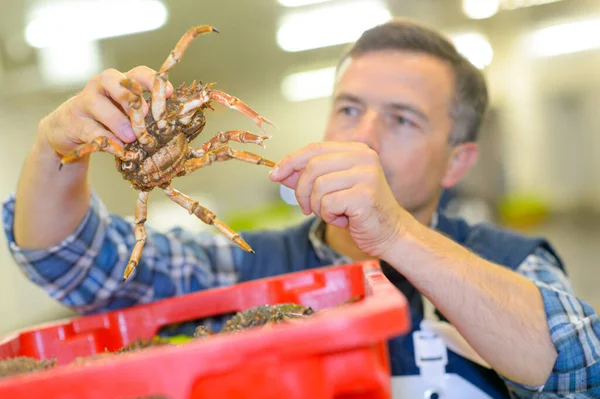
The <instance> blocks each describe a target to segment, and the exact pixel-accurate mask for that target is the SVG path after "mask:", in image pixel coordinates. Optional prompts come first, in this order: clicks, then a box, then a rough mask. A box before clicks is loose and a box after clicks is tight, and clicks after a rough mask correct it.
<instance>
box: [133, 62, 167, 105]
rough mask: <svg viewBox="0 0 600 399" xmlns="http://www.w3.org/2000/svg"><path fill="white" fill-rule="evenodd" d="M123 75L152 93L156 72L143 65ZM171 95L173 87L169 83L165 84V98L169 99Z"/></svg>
mask: <svg viewBox="0 0 600 399" xmlns="http://www.w3.org/2000/svg"><path fill="white" fill-rule="evenodd" d="M125 75H126V76H127V78H128V79H132V80H135V81H137V82H138V83H139V84H140V85H142V87H143V88H144V90H147V91H152V88H153V87H154V81H155V80H156V71H155V70H154V69H152V68H148V67H147V66H144V65H140V66H137V67H135V68H133V69H131V70H129V71H128V72H127V73H126V74H125ZM172 94H173V85H172V84H171V82H167V97H170V96H171V95H172Z"/></svg>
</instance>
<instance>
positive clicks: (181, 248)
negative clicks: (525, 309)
mask: <svg viewBox="0 0 600 399" xmlns="http://www.w3.org/2000/svg"><path fill="white" fill-rule="evenodd" d="M14 207H15V199H14V194H13V195H11V196H10V197H9V198H8V199H7V200H6V201H5V202H4V204H3V211H4V215H3V216H4V218H3V219H4V229H5V234H6V237H7V240H8V244H9V249H10V251H11V254H12V255H13V257H14V259H15V260H16V262H17V264H18V265H19V267H21V269H22V270H23V272H24V273H25V275H26V276H27V277H28V278H29V279H31V280H32V281H33V282H34V283H36V284H38V285H39V286H41V287H42V288H43V289H44V290H45V291H46V292H47V293H48V294H49V295H50V296H51V297H52V298H54V299H55V300H57V301H59V302H61V303H63V304H64V305H66V306H69V307H71V308H73V309H74V310H75V311H77V312H79V313H82V314H90V313H95V312H102V311H106V310H111V309H116V308H122V307H126V306H131V305H134V304H140V303H147V302H151V301H154V300H158V299H162V298H166V297H170V296H175V295H182V294H185V293H189V292H193V291H197V290H201V289H207V288H214V287H219V286H227V285H231V284H235V283H237V282H239V280H240V278H239V273H238V272H237V270H236V268H235V266H234V265H236V264H238V263H239V260H240V257H241V255H242V252H241V250H240V249H239V248H237V246H235V245H234V244H232V243H231V242H230V241H229V240H228V239H227V238H225V237H224V236H223V235H220V234H212V233H191V232H187V231H185V230H182V229H173V230H170V231H168V232H166V233H161V232H158V231H155V230H153V229H152V228H151V227H150V226H147V235H148V238H147V240H146V245H145V248H144V252H143V256H142V258H141V262H140V264H139V266H138V267H137V269H136V271H135V272H134V274H133V275H132V276H131V277H130V279H129V280H128V281H127V282H126V283H124V284H123V283H122V276H123V271H124V269H125V266H126V264H127V262H128V260H129V256H130V252H131V248H132V247H133V245H134V243H135V238H134V234H133V226H132V224H131V223H129V222H127V221H126V220H124V219H123V218H121V217H119V216H117V215H114V214H111V213H109V212H108V211H107V209H106V207H105V206H104V204H103V203H102V202H101V201H100V199H99V198H98V197H97V196H96V195H95V194H93V195H92V198H91V202H90V208H89V210H88V212H87V214H86V215H85V217H84V219H83V220H82V222H81V223H80V225H79V226H78V227H77V229H76V230H75V232H73V234H71V235H70V236H69V237H68V238H66V239H65V240H64V241H63V242H61V243H59V244H58V245H55V246H53V247H51V248H47V249H44V250H23V249H22V248H19V247H18V246H17V245H16V243H15V241H14V236H13V218H14ZM434 224H435V222H434ZM432 227H435V226H432ZM322 232H323V224H322V222H321V221H319V220H316V222H315V224H314V226H313V228H312V230H311V232H310V241H311V243H312V245H313V246H314V248H315V250H316V253H317V256H318V257H319V258H320V259H321V260H322V261H323V263H324V264H343V263H350V262H351V261H352V260H351V259H349V258H346V257H344V256H342V255H340V254H338V253H336V252H335V251H333V250H332V249H331V248H330V247H328V246H327V245H326V243H325V242H324V240H323V234H322ZM517 272H518V273H521V274H522V275H524V276H526V277H527V278H529V279H531V280H532V281H534V282H535V283H536V284H537V286H538V287H539V289H540V291H541V293H542V297H543V300H544V306H545V310H546V315H547V318H548V324H549V328H550V333H551V337H552V340H553V342H554V344H555V346H556V350H557V352H558V359H557V361H556V364H555V366H554V369H553V372H552V374H551V376H550V378H549V379H548V381H547V382H546V384H544V385H543V386H540V387H526V386H522V385H518V384H514V383H511V382H510V381H506V383H507V386H508V388H509V390H510V392H511V396H512V397H513V398H537V397H543V398H573V397H575V395H574V394H576V393H577V398H595V397H600V340H599V337H600V323H599V321H598V315H597V314H596V313H595V311H594V309H593V308H592V307H591V306H590V305H588V304H586V303H585V302H583V301H581V300H579V299H577V298H576V297H575V296H574V295H573V290H572V288H571V285H570V283H569V281H568V280H567V278H566V276H565V275H564V274H563V273H562V271H560V269H559V268H558V267H556V260H555V259H554V258H553V257H552V256H551V255H550V254H549V253H548V252H546V251H545V250H543V249H541V248H538V249H537V250H536V251H535V252H534V253H533V254H531V255H529V256H528V257H527V258H526V259H525V260H524V261H523V263H522V264H521V265H520V266H519V268H518V269H517Z"/></svg>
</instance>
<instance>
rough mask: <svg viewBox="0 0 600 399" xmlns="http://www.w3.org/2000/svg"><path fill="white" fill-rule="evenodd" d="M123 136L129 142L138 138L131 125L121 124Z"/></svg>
mask: <svg viewBox="0 0 600 399" xmlns="http://www.w3.org/2000/svg"><path fill="white" fill-rule="evenodd" d="M121 138H122V139H123V140H125V141H127V142H132V141H135V140H136V139H137V137H136V136H135V133H134V132H133V129H132V127H131V125H123V126H121Z"/></svg>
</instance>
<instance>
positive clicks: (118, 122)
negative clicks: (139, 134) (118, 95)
mask: <svg viewBox="0 0 600 399" xmlns="http://www.w3.org/2000/svg"><path fill="white" fill-rule="evenodd" d="M84 111H85V112H86V114H87V115H89V116H90V117H91V119H92V120H93V121H97V122H99V123H101V124H103V125H104V126H106V127H107V128H108V130H110V131H111V132H113V133H114V136H116V137H117V138H118V139H120V140H121V141H123V142H127V143H130V142H132V141H135V140H136V136H135V134H134V133H133V129H132V128H131V121H130V120H129V117H128V116H127V115H125V114H124V113H123V112H122V111H121V110H120V109H119V108H118V107H116V106H115V104H114V103H113V102H112V101H111V100H110V99H109V98H107V97H105V96H102V95H98V94H96V95H93V94H86V95H84ZM103 130H106V129H103ZM82 133H83V134H84V135H85V136H86V137H81V139H82V140H84V141H89V140H91V139H93V138H94V137H96V135H95V131H94V130H92V131H89V130H87V129H85V130H83V131H82ZM111 136H112V135H111Z"/></svg>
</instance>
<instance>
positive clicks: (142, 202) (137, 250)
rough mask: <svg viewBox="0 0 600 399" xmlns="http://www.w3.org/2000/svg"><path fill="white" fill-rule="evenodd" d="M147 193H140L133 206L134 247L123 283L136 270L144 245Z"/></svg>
mask: <svg viewBox="0 0 600 399" xmlns="http://www.w3.org/2000/svg"><path fill="white" fill-rule="evenodd" d="M148 194H149V192H148V191H140V192H139V193H138V199H137V202H136V206H135V245H134V247H133V251H131V256H130V257H129V262H128V263H127V267H126V268H125V272H124V273H123V281H125V280H127V279H128V278H129V276H130V275H131V273H132V272H133V270H134V269H135V268H136V266H137V265H138V263H139V261H140V257H141V256H142V250H143V249H144V244H145V243H146V226H145V225H144V224H145V223H146V217H147V215H148Z"/></svg>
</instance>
